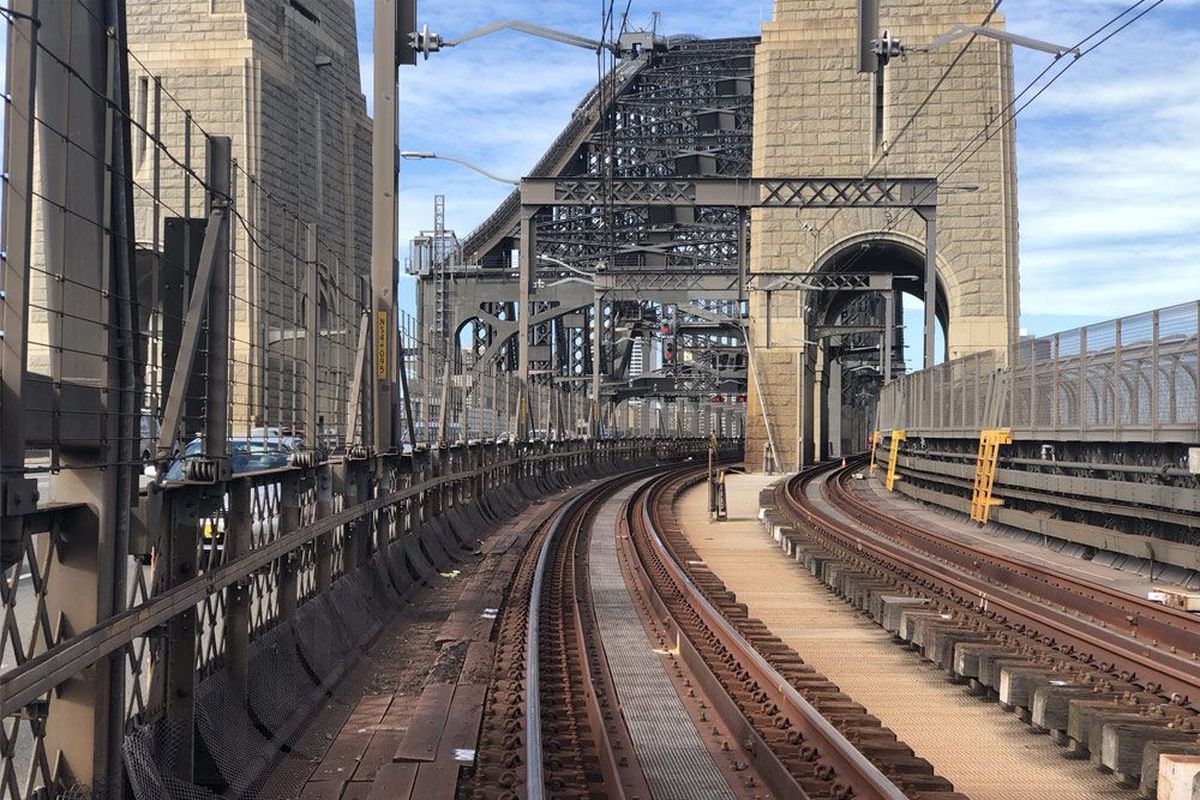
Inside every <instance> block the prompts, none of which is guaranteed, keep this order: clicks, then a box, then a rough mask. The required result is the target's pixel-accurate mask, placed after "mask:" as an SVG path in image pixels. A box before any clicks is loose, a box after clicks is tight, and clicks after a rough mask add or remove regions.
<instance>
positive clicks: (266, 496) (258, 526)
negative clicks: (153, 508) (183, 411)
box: [163, 436, 292, 553]
mask: <svg viewBox="0 0 1200 800" xmlns="http://www.w3.org/2000/svg"><path fill="white" fill-rule="evenodd" d="M203 452H204V443H203V442H202V441H201V440H199V439H193V440H192V441H190V442H188V444H187V447H185V448H184V454H183V458H180V459H176V460H175V461H173V462H171V466H170V467H168V469H167V471H166V472H165V473H163V480H164V482H170V481H181V480H183V478H184V465H185V463H186V461H187V459H189V458H197V457H199V456H200V455H202V454H203ZM291 452H292V449H291V448H290V447H288V446H287V445H285V444H283V443H282V442H280V441H278V440H276V441H271V440H264V439H259V438H254V437H246V436H240V437H234V438H232V439H230V440H229V460H230V469H231V470H232V472H233V474H234V475H237V474H241V473H247V472H260V471H262V470H270V469H280V468H282V467H286V466H287V465H288V456H289V455H290V454H291ZM253 492H254V502H255V504H256V506H257V508H258V509H259V514H258V515H256V517H255V519H254V520H253V522H252V523H251V537H252V541H254V542H255V543H260V542H262V541H264V540H265V539H266V538H269V536H273V535H276V534H277V533H278V532H279V515H278V513H277V512H272V513H269V514H267V513H263V512H265V510H266V509H268V508H272V507H274V506H276V505H277V501H278V499H279V493H280V487H279V483H278V482H263V483H258V482H256V483H255V486H254V487H253ZM221 504H222V507H223V512H222V513H220V514H218V515H215V516H212V517H205V518H204V519H202V520H200V529H201V536H202V539H203V540H202V542H201V549H202V550H204V551H205V552H212V553H220V552H221V551H222V550H224V549H225V516H226V514H228V512H229V494H228V493H226V494H225V496H224V497H223V498H222V501H221Z"/></svg>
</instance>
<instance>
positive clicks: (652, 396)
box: [421, 39, 756, 432]
mask: <svg viewBox="0 0 1200 800" xmlns="http://www.w3.org/2000/svg"><path fill="white" fill-rule="evenodd" d="M755 44H756V40H754V39H731V40H712V41H703V40H701V41H687V40H684V41H673V42H671V43H670V44H669V45H667V46H665V47H664V48H659V49H658V51H657V52H654V53H647V54H645V55H644V56H643V57H641V58H639V59H635V60H630V61H625V62H622V63H621V64H619V65H618V66H616V67H615V68H614V70H613V71H612V72H611V73H610V74H609V75H608V77H607V78H606V79H605V80H604V81H603V82H602V84H601V85H600V86H599V87H598V88H597V90H596V91H594V92H593V93H591V94H590V95H589V96H588V97H587V98H585V99H584V101H583V102H582V103H581V104H580V106H579V108H578V109H577V111H576V113H575V114H574V115H573V119H572V122H571V124H570V125H569V126H568V127H567V129H566V130H564V131H563V133H562V134H561V135H560V136H559V138H558V140H557V141H556V142H555V143H554V144H553V145H552V146H551V148H550V150H549V151H548V152H547V153H546V155H545V156H544V157H543V158H542V160H541V161H540V162H539V163H538V164H537V165H536V166H535V168H534V169H533V174H534V175H548V176H564V177H563V180H564V181H565V182H567V183H568V184H570V185H573V186H575V187H576V189H577V191H578V192H579V197H581V198H586V199H587V202H586V203H581V204H568V203H553V204H547V205H553V208H546V209H544V210H542V211H540V212H538V213H535V214H533V215H532V216H531V217H529V218H528V219H527V220H525V224H524V225H523V224H522V209H521V193H519V192H515V193H513V195H512V196H510V197H509V199H508V200H506V201H505V203H504V204H502V205H501V207H500V208H499V209H498V210H497V211H496V212H495V213H494V214H493V215H492V216H491V217H490V218H489V219H488V220H487V221H486V222H485V223H484V224H483V225H482V226H481V227H480V228H479V229H478V230H477V231H475V232H474V233H472V234H471V235H470V236H468V237H467V238H466V239H464V240H463V242H462V247H461V256H462V258H463V259H464V261H465V264H456V265H452V266H451V267H450V274H452V276H453V280H452V281H451V283H450V291H449V293H448V296H449V298H450V302H449V306H450V307H451V308H453V309H454V311H453V312H452V313H451V317H452V318H453V319H454V324H453V326H452V330H460V329H462V328H463V326H465V325H467V324H471V325H477V326H478V327H477V329H486V334H485V335H481V336H478V338H477V340H476V341H477V345H476V348H475V349H476V351H477V353H478V355H479V358H478V359H477V361H476V363H477V364H478V363H488V362H490V361H492V360H495V359H497V358H507V359H510V360H509V361H508V362H507V364H506V366H508V367H509V368H510V369H515V370H516V371H517V372H518V373H520V374H525V371H526V370H527V373H528V375H529V377H530V379H531V382H532V383H533V384H534V385H536V384H538V383H545V382H557V383H558V385H562V386H565V387H569V388H570V389H571V390H572V391H574V392H576V393H579V394H581V395H590V396H591V403H590V404H591V405H597V406H599V405H601V404H600V403H597V400H598V399H599V400H602V401H603V403H602V405H603V406H605V408H604V409H601V408H599V407H597V408H596V414H597V416H596V417H594V418H593V426H594V427H595V426H596V425H599V424H600V422H601V421H603V420H607V419H612V420H613V424H617V420H619V419H626V420H627V419H632V418H634V417H637V416H638V415H642V416H643V417H644V416H646V415H644V414H642V409H641V407H640V405H637V404H642V403H647V404H653V405H655V406H658V405H662V404H663V403H664V402H666V400H664V398H666V399H669V401H671V402H673V401H674V398H676V397H685V398H689V400H688V402H689V403H694V405H689V407H688V409H687V410H686V411H684V410H682V409H677V410H671V409H665V410H664V411H665V413H664V414H662V415H661V416H662V417H663V418H664V419H668V420H675V421H678V420H681V419H686V418H691V417H695V418H696V425H695V426H691V423H690V422H685V425H686V426H691V427H695V428H696V430H697V431H698V432H700V431H703V432H707V431H708V430H709V429H710V422H711V419H710V417H711V418H712V419H716V418H717V417H731V416H736V413H733V414H731V410H732V411H734V412H736V411H737V410H738V404H737V403H736V399H737V398H738V397H740V396H743V395H744V394H745V387H744V374H743V376H742V377H741V379H740V383H739V379H738V378H737V377H736V376H733V377H730V376H727V378H729V380H727V381H726V383H727V384H731V385H730V388H728V389H724V390H720V391H718V390H717V389H716V386H715V384H714V385H713V386H706V385H704V384H702V383H696V382H695V381H689V382H688V384H687V385H681V386H680V387H679V390H676V389H675V387H674V385H673V383H674V379H673V378H672V377H671V376H672V374H675V373H679V372H680V369H681V368H683V367H684V366H685V365H690V364H691V362H693V361H694V360H695V358H696V356H698V355H699V353H697V354H693V353H692V347H693V344H695V345H696V346H698V347H705V346H708V345H709V344H710V342H709V337H707V336H690V337H686V338H684V339H680V340H679V341H678V342H677V345H678V347H679V350H678V352H676V353H674V354H673V358H672V360H673V361H674V362H675V363H673V364H670V365H668V364H666V363H664V353H665V351H664V338H663V334H662V333H661V328H662V327H663V323H664V321H665V320H666V319H668V318H669V316H670V314H671V313H672V309H673V308H679V309H681V310H683V311H685V312H686V311H687V309H689V308H691V307H697V308H701V307H703V304H704V303H707V302H710V301H720V302H721V306H720V307H721V308H722V309H723V312H724V313H726V314H728V315H729V316H728V317H727V319H728V320H729V321H730V322H731V323H736V321H737V320H739V319H740V318H741V315H742V313H743V311H744V309H743V308H742V306H741V304H739V303H738V302H737V301H738V300H739V299H741V298H740V297H739V295H740V294H741V292H742V290H741V287H740V286H739V274H741V272H742V266H741V265H742V261H743V260H744V258H745V243H744V242H745V233H744V232H745V228H746V219H745V216H744V214H743V213H741V212H739V211H738V210H737V209H735V208H725V207H718V206H713V207H702V206H696V204H695V203H694V197H691V196H690V195H687V194H686V193H685V194H682V195H681V194H675V193H672V190H671V187H672V186H674V185H676V181H681V182H682V183H681V184H680V185H683V186H685V187H690V186H691V185H692V183H693V182H694V181H695V180H704V179H707V178H715V179H722V178H740V177H744V176H747V175H749V173H750V138H751V133H752V125H753V106H752V95H751V88H752V87H751V78H752V75H753V48H754V45H755ZM625 182H631V183H632V185H635V186H637V187H638V188H637V190H636V191H634V192H633V193H632V194H631V195H629V196H620V195H621V188H620V187H621V186H623V185H624V184H625ZM662 193H666V197H667V199H669V200H670V203H666V204H665V207H664V200H663V198H662V196H661V195H662ZM525 229H528V230H529V232H530V235H529V236H528V237H527V238H529V239H533V240H536V243H537V245H536V248H535V251H533V252H531V257H532V258H534V259H536V266H535V270H534V274H533V276H532V278H531V279H530V288H531V289H532V290H533V292H534V295H533V296H532V297H527V298H524V300H525V301H526V307H527V308H529V309H530V314H529V319H528V324H529V331H530V333H529V338H528V349H527V351H526V353H525V355H526V358H525V359H524V360H522V359H521V352H520V351H521V348H520V347H519V330H520V327H521V324H522V321H521V320H520V318H519V316H518V315H517V314H516V313H515V310H516V309H517V308H520V307H521V306H522V305H523V303H522V300H523V298H522V294H521V291H520V285H519V283H518V281H517V271H516V269H515V268H514V267H515V266H516V265H515V263H514V259H513V250H514V247H515V246H516V242H517V241H519V240H520V239H521V236H522V231H523V230H525ZM598 265H600V266H599V267H598ZM436 294H437V287H436V282H435V281H434V280H433V278H432V275H431V276H430V277H429V278H428V279H423V280H422V281H421V297H422V300H421V311H422V314H423V315H425V316H424V319H426V320H432V319H433V318H434V316H433V315H435V314H436V308H437V302H436ZM597 297H599V300H598V301H597ZM489 301H490V302H489ZM501 310H503V312H504V313H503V315H501V314H500V313H498V312H499V311H501ZM597 310H599V311H598V312H597ZM510 312H511V313H510ZM474 320H478V322H474ZM596 320H599V321H600V324H599V325H595V321H596ZM726 333H727V334H729V335H730V336H732V337H733V338H736V339H738V341H739V342H740V339H741V331H740V326H739V325H737V324H734V325H732V327H731V328H730V329H728V330H727V331H726ZM727 338H728V337H727ZM481 339H486V341H487V344H486V345H480V344H478V342H479V341H480V340H481ZM713 344H716V342H715V341H714V342H713ZM706 357H707V356H706ZM686 369H687V370H688V371H692V369H693V368H692V367H691V366H686ZM585 378H586V380H585ZM710 390H711V391H710ZM722 391H724V392H725V394H728V395H729V396H730V398H731V402H730V403H729V404H725V403H724V397H721V392H722ZM718 397H720V399H721V400H722V402H721V403H716V402H714V401H715V400H716V399H717V398H718ZM624 399H633V400H634V403H635V406H633V407H630V408H626V409H624V410H623V411H621V412H619V413H617V412H616V411H615V410H614V409H611V408H608V406H611V404H612V402H613V401H620V400H624ZM701 409H705V411H704V412H703V413H702V411H701ZM708 410H711V411H713V412H714V413H715V414H716V417H713V415H712V414H709V413H707V411H708ZM535 413H537V412H536V411H535ZM649 416H650V417H651V418H657V417H658V416H659V414H658V413H657V409H656V413H654V414H650V415H649ZM722 425H723V427H726V428H730V429H732V427H733V424H732V423H731V422H730V423H722ZM533 427H535V428H537V427H540V425H538V424H535V425H534V426H533Z"/></svg>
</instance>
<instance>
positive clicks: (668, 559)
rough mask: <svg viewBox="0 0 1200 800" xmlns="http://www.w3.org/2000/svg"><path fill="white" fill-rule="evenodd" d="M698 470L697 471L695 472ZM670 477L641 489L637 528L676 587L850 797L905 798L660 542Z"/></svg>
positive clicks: (861, 798) (879, 799) (861, 799)
mask: <svg viewBox="0 0 1200 800" xmlns="http://www.w3.org/2000/svg"><path fill="white" fill-rule="evenodd" d="M699 472H700V471H699V470H698V471H697V474H699ZM674 477H677V475H676V476H666V477H664V478H662V479H659V480H657V481H654V482H652V483H651V484H649V485H647V487H645V488H644V489H643V490H642V494H641V500H640V503H639V509H638V513H637V517H638V518H640V520H641V524H640V527H641V528H642V530H643V532H644V533H645V534H646V539H647V540H648V541H649V543H650V544H651V546H652V548H653V552H654V554H655V556H656V557H657V559H658V560H659V561H660V562H661V564H662V565H663V567H664V569H665V570H666V571H667V574H668V575H670V577H671V580H672V582H673V583H674V585H675V587H676V588H677V589H678V590H679V591H680V593H681V594H682V595H683V596H684V598H685V599H686V601H687V603H688V604H689V605H690V606H691V607H692V608H693V609H694V610H695V611H696V612H697V613H698V614H699V615H700V616H701V618H702V620H703V621H704V623H705V624H706V625H707V626H708V627H709V629H710V630H711V631H713V633H714V634H716V635H717V637H718V638H719V639H720V640H721V642H722V644H723V645H724V646H725V647H726V648H727V649H728V650H729V651H730V652H732V653H734V654H735V655H736V658H737V659H738V661H739V663H741V665H742V666H743V667H744V668H745V669H747V670H748V671H749V672H750V673H751V674H752V675H753V676H754V679H755V680H756V681H757V682H758V683H759V685H760V686H762V687H764V688H767V687H769V690H770V691H772V692H773V694H775V695H776V696H777V697H779V698H780V700H781V701H782V704H783V705H784V706H786V711H789V712H790V714H789V715H788V716H789V717H790V718H792V719H793V720H795V721H796V723H797V724H798V727H799V728H800V729H801V732H802V733H803V734H804V736H805V738H806V740H807V741H808V742H811V743H813V744H814V746H815V749H816V750H817V752H818V753H819V757H820V758H821V759H822V760H824V761H825V762H826V763H827V764H829V765H830V766H831V767H832V768H833V770H834V771H835V773H836V774H837V776H838V778H839V780H840V781H842V782H844V783H845V784H846V785H847V786H849V787H850V788H851V789H852V790H853V792H854V795H853V796H854V797H855V798H857V800H868V799H871V800H906V798H907V795H905V793H904V792H903V791H902V790H901V789H900V787H898V786H897V785H896V784H895V783H893V782H892V781H891V780H890V779H889V778H888V777H887V776H886V775H884V774H883V773H882V772H881V771H880V770H879V768H878V767H876V766H875V765H874V764H873V763H871V761H870V760H869V759H868V758H867V757H866V756H864V755H863V754H862V752H860V751H859V750H858V749H857V748H856V747H855V746H854V745H853V744H851V743H850V741H849V740H848V739H846V737H845V736H844V735H843V734H842V733H841V731H839V730H838V729H837V728H836V727H835V726H834V725H833V724H832V723H831V722H829V720H827V719H826V718H825V717H824V716H822V715H821V713H820V712H819V711H818V710H817V709H816V708H815V707H814V706H813V705H812V704H811V703H809V702H808V700H806V699H805V698H804V696H803V695H802V694H801V693H800V692H799V691H798V690H797V689H796V688H795V687H794V686H792V685H791V683H789V682H788V681H787V679H786V678H784V677H783V676H782V675H780V674H779V672H778V671H777V670H776V669H775V668H774V667H773V666H772V665H771V663H770V662H769V661H768V660H767V659H766V658H764V657H763V656H762V654H760V653H759V652H758V651H757V650H755V649H754V647H753V645H751V644H750V643H749V642H748V641H747V640H746V639H745V637H743V636H742V634H741V632H739V631H738V630H737V628H736V627H734V626H733V625H732V624H731V623H730V622H729V621H728V620H727V619H726V618H725V615H724V614H722V613H721V612H720V611H719V610H718V609H717V608H716V607H714V606H713V605H712V603H710V602H709V600H708V598H707V597H706V596H705V594H704V592H703V591H702V590H701V589H700V588H699V587H698V586H696V584H695V583H693V582H692V579H691V578H690V577H689V576H688V574H687V572H686V571H685V570H684V569H683V567H681V566H680V565H679V563H678V562H677V561H676V560H675V556H674V555H673V554H672V553H671V551H670V549H669V548H668V547H667V545H666V543H665V542H664V541H663V538H662V534H661V532H660V526H659V522H658V520H657V518H656V515H655V514H654V513H653V512H652V508H654V506H655V504H656V502H657V500H658V497H659V495H660V494H661V493H662V492H663V491H664V490H665V488H666V486H667V484H668V483H669V482H670V480H671V479H672V478H674Z"/></svg>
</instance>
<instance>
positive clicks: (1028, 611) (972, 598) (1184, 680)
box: [776, 465, 1200, 703]
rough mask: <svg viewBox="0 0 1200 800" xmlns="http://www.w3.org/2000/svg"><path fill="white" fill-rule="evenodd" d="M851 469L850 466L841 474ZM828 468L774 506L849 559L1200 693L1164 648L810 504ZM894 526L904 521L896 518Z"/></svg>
mask: <svg viewBox="0 0 1200 800" xmlns="http://www.w3.org/2000/svg"><path fill="white" fill-rule="evenodd" d="M852 469H854V465H852V466H849V467H847V468H846V471H847V472H848V471H850V470H852ZM829 470H830V467H829V466H827V465H822V466H820V467H818V468H814V469H811V470H807V471H805V472H801V473H800V474H798V475H796V476H795V477H793V478H792V479H790V480H789V481H785V482H782V483H781V484H780V486H779V487H778V488H777V489H776V499H777V503H778V505H779V507H780V508H781V509H783V510H784V511H785V512H787V513H788V514H789V516H791V517H792V518H793V521H795V522H798V523H801V524H803V525H807V526H808V527H809V528H810V529H812V530H814V531H815V532H817V533H818V534H820V535H823V536H824V537H826V538H827V539H828V540H829V541H831V542H832V543H833V544H834V545H835V546H838V547H840V548H842V549H844V550H846V551H847V553H848V554H849V555H851V556H852V557H858V558H864V557H865V558H868V559H870V560H872V561H874V562H876V563H877V564H880V565H882V566H883V567H884V568H886V569H888V570H889V571H892V572H900V573H902V576H903V573H905V572H907V574H908V579H909V580H912V579H913V578H916V579H919V580H921V581H923V582H925V583H927V584H928V585H929V586H933V587H936V588H937V589H938V590H939V591H942V592H944V593H945V594H947V595H949V596H950V597H952V598H954V599H955V600H957V601H959V602H962V603H964V604H966V605H968V606H973V607H980V608H982V607H985V606H986V608H987V609H988V610H989V611H990V612H992V613H996V614H998V615H999V616H1001V617H1003V618H1004V619H1005V620H1006V621H1007V622H1008V623H1009V624H1010V625H1012V626H1014V627H1018V628H1020V629H1022V630H1023V631H1024V632H1027V633H1030V632H1032V633H1036V634H1040V635H1041V636H1043V637H1045V638H1049V639H1052V640H1053V642H1054V643H1055V644H1058V645H1060V646H1062V645H1065V646H1067V647H1068V648H1070V650H1069V651H1066V652H1064V655H1065V656H1068V657H1070V656H1072V655H1074V654H1080V655H1084V656H1087V655H1090V656H1091V657H1092V659H1093V660H1095V659H1096V657H1097V656H1100V657H1103V658H1106V659H1108V660H1109V662H1110V664H1111V666H1112V667H1113V668H1114V669H1120V670H1123V671H1124V672H1126V673H1128V675H1129V676H1130V679H1131V680H1132V679H1133V678H1137V679H1138V680H1139V682H1141V683H1157V684H1159V685H1160V686H1161V687H1162V689H1163V691H1165V692H1167V693H1172V694H1174V695H1175V697H1176V699H1177V700H1179V701H1181V702H1188V701H1191V702H1193V703H1194V702H1195V700H1196V698H1197V697H1200V669H1198V668H1197V665H1196V664H1195V662H1194V660H1193V659H1189V658H1188V657H1187V656H1183V655H1179V654H1175V653H1169V652H1167V651H1165V650H1162V649H1160V648H1158V647H1155V646H1153V645H1151V644H1150V643H1148V642H1141V641H1139V640H1135V639H1132V637H1128V636H1126V635H1125V634H1123V633H1121V632H1118V631H1113V630H1111V629H1110V628H1107V627H1105V626H1104V625H1103V624H1101V623H1098V622H1091V621H1089V620H1087V619H1083V618H1081V617H1080V616H1079V615H1080V614H1081V613H1084V612H1080V611H1078V610H1075V609H1071V608H1069V607H1067V608H1064V609H1059V608H1055V607H1053V606H1052V605H1050V603H1053V602H1059V601H1058V600H1057V599H1049V598H1044V597H1038V596H1036V595H1030V594H1028V593H1025V592H1022V591H1018V590H1016V589H1013V588H1010V587H1006V586H1004V585H1002V584H999V583H996V582H994V581H992V580H990V579H989V578H987V577H986V576H983V575H976V574H972V572H970V571H968V569H966V568H963V567H959V566H957V565H955V564H951V563H948V562H947V561H946V560H942V559H938V558H937V557H936V556H934V555H932V554H930V553H928V552H924V551H922V550H919V549H914V546H913V544H911V543H902V542H900V541H897V540H895V539H892V538H890V537H889V536H886V535H884V534H881V533H878V532H875V531H869V530H856V529H854V528H852V527H851V526H848V525H846V524H845V523H843V522H841V521H840V520H837V519H835V518H833V517H831V516H829V515H828V514H826V513H824V512H822V511H821V510H819V509H817V508H815V507H813V506H812V504H811V503H810V502H808V499H807V497H806V496H805V494H804V491H803V489H804V487H805V486H806V485H807V484H808V483H809V482H810V481H811V480H812V479H814V478H816V477H817V476H818V475H819V474H821V473H824V472H827V471H829ZM830 502H832V503H833V504H834V505H835V506H836V505H837V499H836V498H835V497H832V496H831V497H830ZM851 516H853V514H851ZM885 516H886V515H885ZM860 522H861V521H860ZM895 524H896V525H897V526H905V525H907V524H906V523H903V522H902V521H899V520H896V521H895ZM979 555H980V556H981V557H983V556H985V555H986V554H983V553H980V554H979ZM1068 599H1069V598H1068ZM1193 624H1194V623H1193Z"/></svg>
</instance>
